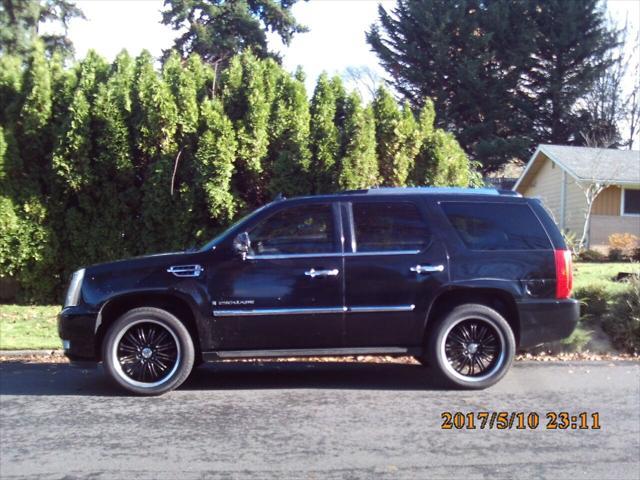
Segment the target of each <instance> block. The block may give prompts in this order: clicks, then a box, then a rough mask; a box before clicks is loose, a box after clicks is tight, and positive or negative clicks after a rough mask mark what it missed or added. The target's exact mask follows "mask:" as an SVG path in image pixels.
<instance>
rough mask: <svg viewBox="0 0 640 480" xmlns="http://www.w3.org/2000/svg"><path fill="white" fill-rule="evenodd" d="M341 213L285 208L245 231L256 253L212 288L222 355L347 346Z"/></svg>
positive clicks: (220, 270)
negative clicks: (253, 351)
mask: <svg viewBox="0 0 640 480" xmlns="http://www.w3.org/2000/svg"><path fill="white" fill-rule="evenodd" d="M338 218H339V209H338V208H337V206H335V207H334V206H333V205H331V204H329V203H306V204H299V205H297V206H295V205H294V206H287V205H284V206H283V208H280V209H278V210H277V211H275V212H274V213H273V214H271V215H270V216H268V217H267V218H266V219H264V220H262V221H260V222H258V223H257V224H256V225H255V226H254V227H253V228H251V229H250V230H249V232H248V234H249V238H250V241H251V248H250V250H249V253H248V255H247V256H246V258H245V259H244V260H243V259H242V258H241V257H240V256H233V257H232V258H230V259H229V260H228V261H227V262H226V263H224V264H223V265H221V266H218V267H217V268H216V271H215V273H214V275H213V276H212V278H211V280H210V282H209V293H210V295H211V300H212V302H213V303H214V305H213V322H214V324H213V328H212V329H211V330H212V335H213V337H214V338H213V339H212V341H213V345H214V348H215V349H219V350H253V349H260V350H278V349H294V348H298V349H300V348H323V347H324V348H328V347H332V348H337V347H341V346H342V344H343V327H344V325H343V315H344V309H343V259H342V243H341V238H342V235H341V227H340V222H339V221H338Z"/></svg>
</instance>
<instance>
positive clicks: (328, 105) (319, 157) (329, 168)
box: [310, 73, 340, 193]
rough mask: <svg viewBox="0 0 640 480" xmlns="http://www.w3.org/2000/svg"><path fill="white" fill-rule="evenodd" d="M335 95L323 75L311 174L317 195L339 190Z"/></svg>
mask: <svg viewBox="0 0 640 480" xmlns="http://www.w3.org/2000/svg"><path fill="white" fill-rule="evenodd" d="M335 93H336V92H335V89H334V88H333V86H332V85H331V83H330V81H329V78H328V76H327V74H326V73H322V74H321V75H320V77H319V78H318V82H317V84H316V88H315V91H314V92H313V97H312V98H311V119H310V122H311V128H310V135H311V137H310V148H311V166H310V174H311V181H312V185H313V187H312V191H313V192H314V193H328V192H331V191H332V190H333V189H334V188H335V187H334V186H335V181H336V178H335V177H336V162H337V160H338V153H339V148H340V132H339V131H338V127H337V126H336V124H335V117H336V96H335Z"/></svg>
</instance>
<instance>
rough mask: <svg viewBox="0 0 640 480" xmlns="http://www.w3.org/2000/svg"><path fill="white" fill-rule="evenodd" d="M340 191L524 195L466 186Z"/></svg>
mask: <svg viewBox="0 0 640 480" xmlns="http://www.w3.org/2000/svg"><path fill="white" fill-rule="evenodd" d="M338 193H339V194H340V195H353V194H361V195H366V194H373V195H392V194H422V195H435V194H438V195H443V194H455V195H505V196H509V197H521V196H522V195H520V194H519V193H518V192H515V191H513V190H498V189H496V188H464V187H374V188H365V189H359V190H345V191H342V192H338Z"/></svg>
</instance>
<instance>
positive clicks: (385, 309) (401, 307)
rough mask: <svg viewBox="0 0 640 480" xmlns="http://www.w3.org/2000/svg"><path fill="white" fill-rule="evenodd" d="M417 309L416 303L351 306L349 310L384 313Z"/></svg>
mask: <svg viewBox="0 0 640 480" xmlns="http://www.w3.org/2000/svg"><path fill="white" fill-rule="evenodd" d="M415 309H416V306H415V305H397V306H384V305H379V306H377V305H376V306H371V307H349V308H348V309H347V311H348V312H351V313H382V312H412V311H414V310H415Z"/></svg>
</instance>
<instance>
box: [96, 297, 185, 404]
mask: <svg viewBox="0 0 640 480" xmlns="http://www.w3.org/2000/svg"><path fill="white" fill-rule="evenodd" d="M194 355H195V352H194V347H193V340H192V339H191V335H190V334H189V331H188V330H187V328H186V327H185V326H184V324H183V323H182V322H180V320H178V319H177V318H176V317H175V316H174V315H172V314H171V313H169V312H167V311H165V310H161V309H159V308H152V307H142V308H136V309H133V310H130V311H128V312H127V313H125V314H124V315H123V316H122V317H120V318H119V319H118V320H117V321H116V322H115V323H114V324H113V325H112V326H111V328H110V329H109V331H108V332H107V335H106V336H105V339H104V344H103V357H102V358H103V359H104V366H105V370H106V371H107V373H108V375H109V376H110V377H111V379H112V380H113V381H114V382H115V383H116V384H118V385H119V386H120V387H123V388H124V389H125V390H127V391H129V392H131V393H135V394H138V395H160V394H162V393H165V392H168V391H170V390H173V389H174V388H176V387H178V386H179V385H180V384H182V382H184V381H185V380H186V378H187V377H188V376H189V373H190V372H191V369H192V367H193V362H194Z"/></svg>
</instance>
